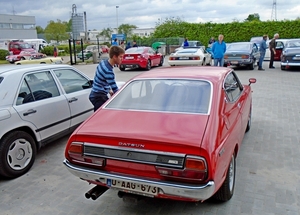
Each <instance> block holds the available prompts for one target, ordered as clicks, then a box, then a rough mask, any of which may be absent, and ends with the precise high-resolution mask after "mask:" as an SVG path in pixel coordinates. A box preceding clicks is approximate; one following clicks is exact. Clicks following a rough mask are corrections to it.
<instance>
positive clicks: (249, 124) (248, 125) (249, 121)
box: [246, 108, 252, 132]
mask: <svg viewBox="0 0 300 215" xmlns="http://www.w3.org/2000/svg"><path fill="white" fill-rule="evenodd" d="M251 119H252V108H250V113H249V116H248V122H247V127H246V132H248V131H249V130H250V128H251Z"/></svg>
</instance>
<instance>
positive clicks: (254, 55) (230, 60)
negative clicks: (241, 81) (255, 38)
mask: <svg viewBox="0 0 300 215" xmlns="http://www.w3.org/2000/svg"><path fill="white" fill-rule="evenodd" d="M259 56H260V54H259V50H258V47H257V45H256V43H254V42H237V43H230V44H229V45H227V47H226V52H225V55H224V65H225V66H228V65H233V66H236V67H242V66H246V67H248V68H249V69H251V70H253V69H254V65H255V62H258V61H259Z"/></svg>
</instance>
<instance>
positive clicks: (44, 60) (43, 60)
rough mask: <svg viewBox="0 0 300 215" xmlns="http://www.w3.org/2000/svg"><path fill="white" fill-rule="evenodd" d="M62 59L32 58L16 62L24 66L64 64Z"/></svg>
mask: <svg viewBox="0 0 300 215" xmlns="http://www.w3.org/2000/svg"><path fill="white" fill-rule="evenodd" d="M62 63H63V58H62V57H47V56H46V55H44V56H31V57H30V58H29V59H28V60H20V61H16V62H15V64H16V65H24V64H62Z"/></svg>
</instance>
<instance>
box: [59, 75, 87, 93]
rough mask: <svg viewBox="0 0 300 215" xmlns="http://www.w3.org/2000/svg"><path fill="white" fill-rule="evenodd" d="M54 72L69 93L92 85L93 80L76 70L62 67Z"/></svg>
mask: <svg viewBox="0 0 300 215" xmlns="http://www.w3.org/2000/svg"><path fill="white" fill-rule="evenodd" d="M54 72H55V74H56V76H57V78H58V79H59V81H60V83H61V84H62V86H63V88H64V90H65V92H66V93H67V94H68V93H73V92H76V91H80V90H84V89H87V88H91V87H92V84H91V82H90V81H89V80H88V79H87V78H85V77H84V76H82V75H81V74H79V73H78V72H76V71H75V70H72V69H61V70H55V71H54Z"/></svg>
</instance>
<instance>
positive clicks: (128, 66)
mask: <svg viewBox="0 0 300 215" xmlns="http://www.w3.org/2000/svg"><path fill="white" fill-rule="evenodd" d="M125 67H126V68H132V67H133V65H126V66H125Z"/></svg>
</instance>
